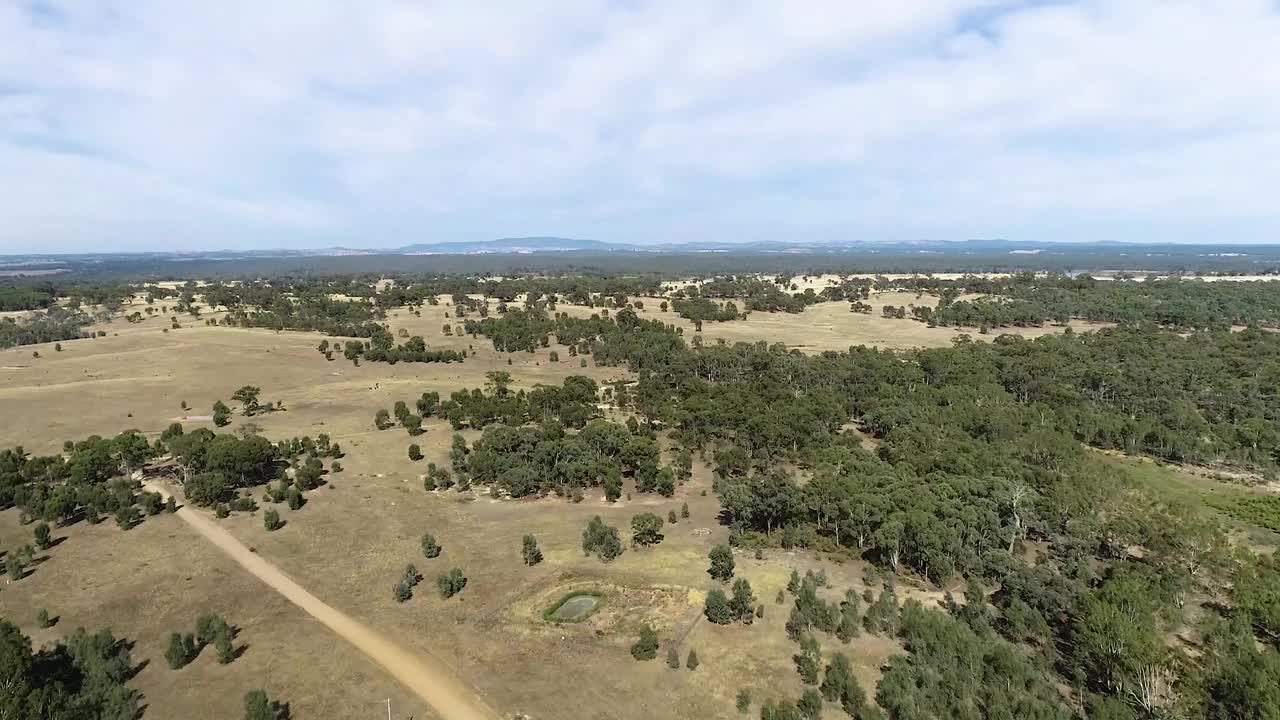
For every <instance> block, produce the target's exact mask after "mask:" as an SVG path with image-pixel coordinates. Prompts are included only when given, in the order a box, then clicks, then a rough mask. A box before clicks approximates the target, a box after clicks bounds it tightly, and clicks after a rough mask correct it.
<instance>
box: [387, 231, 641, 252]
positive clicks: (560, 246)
mask: <svg viewBox="0 0 1280 720" xmlns="http://www.w3.org/2000/svg"><path fill="white" fill-rule="evenodd" d="M631 249H633V248H632V247H631V246H627V245H620V244H617V243H607V242H603V241H600V240H579V239H574V238H562V237H550V236H544V237H520V238H498V239H497V240H479V241H470V242H469V241H449V242H439V243H417V244H414V245H405V246H403V247H398V248H395V249H394V250H390V251H385V250H384V251H374V252H398V253H403V254H405V255H470V254H476V253H535V252H584V251H593V250H595V251H612V250H631Z"/></svg>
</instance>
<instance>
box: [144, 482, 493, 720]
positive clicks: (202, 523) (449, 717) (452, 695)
mask: <svg viewBox="0 0 1280 720" xmlns="http://www.w3.org/2000/svg"><path fill="white" fill-rule="evenodd" d="M146 487H147V489H148V490H151V491H153V492H158V493H160V494H162V495H164V496H165V497H168V496H169V495H170V492H169V491H168V490H167V489H166V488H164V487H162V486H161V485H159V484H156V483H150V482H149V483H146ZM178 517H181V518H182V519H183V520H185V521H186V522H187V524H188V525H190V526H191V527H192V528H194V529H195V530H196V532H198V533H200V534H201V535H203V536H204V537H205V538H206V539H208V540H209V542H212V543H213V544H214V545H216V546H218V548H219V549H220V550H222V551H223V552H224V553H226V554H227V555H230V556H231V559H233V560H235V561H236V562H237V563H239V564H240V566H241V567H243V568H244V569H245V570H248V571H249V572H251V573H253V574H254V576H255V577H257V578H258V579H259V580H261V581H262V582H264V583H266V584H267V585H268V586H269V587H271V589H273V590H275V591H276V592H278V593H280V594H281V595H283V596H285V597H286V598H288V600H289V601H290V602H292V603H293V604H294V605H297V606H298V607H300V608H302V609H303V610H304V611H306V613H307V614H308V615H310V616H311V617H313V618H315V619H316V620H319V621H320V622H322V623H324V624H325V625H326V626H327V627H328V628H329V629H330V630H332V631H334V632H335V633H337V634H338V635H339V636H341V637H342V638H343V639H344V640H346V641H347V642H349V643H351V644H352V645H355V646H356V647H357V648H358V649H359V650H360V651H361V652H363V653H364V654H365V655H368V656H369V658H370V659H372V660H373V661H374V662H376V663H378V664H379V665H381V666H382V667H384V668H386V670H387V672H389V673H391V675H392V676H394V677H395V678H396V679H397V680H399V681H400V683H401V684H402V685H404V686H405V687H407V688H409V689H410V690H412V691H413V692H414V693H416V694H417V695H418V697H420V698H422V699H423V701H425V702H426V703H427V704H428V705H430V706H431V708H432V709H433V710H435V712H436V714H438V715H439V716H440V717H441V718H443V720H496V718H498V713H496V712H495V711H494V710H493V709H492V708H490V707H488V706H487V705H486V704H485V703H484V701H483V700H481V699H480V698H479V697H477V696H476V694H475V693H474V692H472V691H471V690H469V689H467V688H466V687H465V686H464V685H463V684H462V683H460V682H459V681H458V680H457V679H456V678H454V677H453V674H452V673H451V672H449V670H448V669H447V668H445V667H443V666H442V665H440V663H438V662H437V661H435V660H433V659H431V658H427V657H423V656H421V655H418V654H417V653H413V652H410V651H408V650H405V649H404V648H402V647H400V646H399V645H396V644H395V643H393V642H391V641H390V640H388V639H386V638H384V637H383V636H382V635H380V634H378V633H377V632H375V631H374V630H372V629H370V628H368V627H366V626H364V625H363V624H361V623H359V622H357V621H356V620H354V619H352V618H351V617H349V616H347V615H346V614H344V613H342V612H340V611H339V610H337V609H335V608H333V607H331V606H330V605H328V604H326V603H325V602H324V601H322V600H320V599H319V598H317V597H316V596H315V595H312V594H311V593H309V592H307V590H306V589H305V588H303V587H302V586H301V585H299V584H298V583H296V582H294V581H293V580H291V579H290V578H289V576H287V575H285V574H284V573H283V572H282V571H281V570H280V568H277V567H276V566H275V565H272V564H271V563H269V562H267V561H266V560H264V559H262V557H261V556H259V555H258V554H257V553H253V552H250V551H249V548H247V547H245V546H244V545H243V544H241V543H240V541H239V540H236V539H235V537H233V536H232V535H231V533H229V532H227V531H226V530H223V529H222V528H220V527H218V526H217V525H216V524H215V523H214V522H213V521H212V520H210V519H209V518H207V517H205V516H204V515H202V514H200V513H199V512H197V511H195V510H193V509H191V508H187V507H183V508H180V509H179V510H178Z"/></svg>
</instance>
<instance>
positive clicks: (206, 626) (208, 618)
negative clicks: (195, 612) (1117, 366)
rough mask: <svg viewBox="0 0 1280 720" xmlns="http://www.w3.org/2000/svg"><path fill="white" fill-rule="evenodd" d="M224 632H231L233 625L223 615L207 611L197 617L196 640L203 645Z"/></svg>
mask: <svg viewBox="0 0 1280 720" xmlns="http://www.w3.org/2000/svg"><path fill="white" fill-rule="evenodd" d="M222 633H227V634H230V633H231V626H230V625H228V624H227V621H226V620H224V619H223V618H222V616H221V615H215V614H213V613H205V614H203V615H200V616H199V617H197V618H196V640H197V641H198V642H199V643H200V645H201V647H203V646H205V645H208V644H210V643H212V642H213V641H215V640H216V639H217V638H218V635H220V634H222Z"/></svg>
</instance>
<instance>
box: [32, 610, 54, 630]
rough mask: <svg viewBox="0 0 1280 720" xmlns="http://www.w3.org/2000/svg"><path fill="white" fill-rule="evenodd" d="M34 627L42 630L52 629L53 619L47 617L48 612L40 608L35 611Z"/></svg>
mask: <svg viewBox="0 0 1280 720" xmlns="http://www.w3.org/2000/svg"><path fill="white" fill-rule="evenodd" d="M36 626H37V627H39V628H41V629H44V628H50V627H53V618H51V617H49V611H48V610H46V609H44V608H40V609H39V610H37V611H36Z"/></svg>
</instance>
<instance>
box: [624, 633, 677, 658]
mask: <svg viewBox="0 0 1280 720" xmlns="http://www.w3.org/2000/svg"><path fill="white" fill-rule="evenodd" d="M657 656H658V633H656V632H654V629H653V628H652V627H651V626H649V625H643V626H641V627H640V639H638V640H636V642H635V644H633V645H632V646H631V657H633V658H635V659H636V660H652V659H654V658H655V657H657ZM677 662H679V661H678V660H677Z"/></svg>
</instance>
